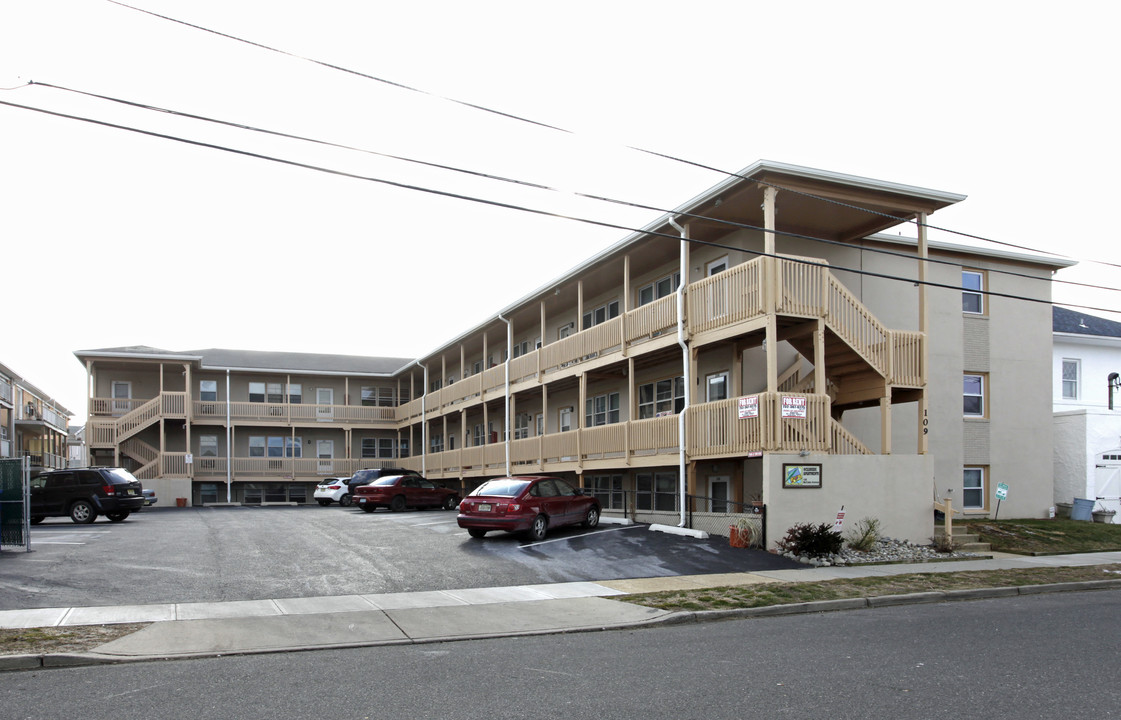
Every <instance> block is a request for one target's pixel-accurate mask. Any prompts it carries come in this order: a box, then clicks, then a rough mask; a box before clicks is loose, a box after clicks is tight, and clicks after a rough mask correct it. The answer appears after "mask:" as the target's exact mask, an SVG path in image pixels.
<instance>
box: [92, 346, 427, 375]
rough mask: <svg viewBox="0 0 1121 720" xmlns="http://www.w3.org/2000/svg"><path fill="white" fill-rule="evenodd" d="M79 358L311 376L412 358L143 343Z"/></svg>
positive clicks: (378, 368)
mask: <svg viewBox="0 0 1121 720" xmlns="http://www.w3.org/2000/svg"><path fill="white" fill-rule="evenodd" d="M74 354H75V355H76V356H77V357H78V358H79V359H85V358H114V359H118V360H119V359H127V358H130V357H132V358H136V359H138V360H142V359H143V360H184V361H193V362H197V363H198V364H199V367H201V368H203V369H207V370H241V371H251V372H267V371H275V372H299V373H308V374H314V375H332V374H345V375H392V374H393V373H394V372H396V371H398V370H400V369H402V368H403V367H405V366H406V365H408V364H409V363H411V362H412V361H413V358H394V357H366V356H361V355H329V354H326V353H299V352H269V351H260V350H228V349H224V348H209V349H206V350H183V351H176V350H161V349H160V348H154V347H149V346H147V345H131V346H127V347H116V348H101V349H97V350H79V351H77V352H75V353H74Z"/></svg>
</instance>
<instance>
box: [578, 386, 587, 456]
mask: <svg viewBox="0 0 1121 720" xmlns="http://www.w3.org/2000/svg"><path fill="white" fill-rule="evenodd" d="M587 406H588V374H587V373H584V372H582V373H580V402H579V404H578V405H577V406H576V428H577V431H576V466H577V468H578V469H579V472H581V473H583V472H584V448H583V447H582V443H581V442H580V441H581V439H582V438H583V435H584V423H586V422H587V418H586V417H585V415H584V409H585V408H586V407H587Z"/></svg>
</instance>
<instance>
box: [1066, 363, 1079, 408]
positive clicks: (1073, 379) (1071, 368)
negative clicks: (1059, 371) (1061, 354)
mask: <svg viewBox="0 0 1121 720" xmlns="http://www.w3.org/2000/svg"><path fill="white" fill-rule="evenodd" d="M1080 365H1081V361H1080V360H1067V359H1065V358H1064V359H1063V399H1064V400H1077V399H1078V376H1079V374H1080V373H1079V371H1080V370H1081V368H1080V367H1079V366H1080Z"/></svg>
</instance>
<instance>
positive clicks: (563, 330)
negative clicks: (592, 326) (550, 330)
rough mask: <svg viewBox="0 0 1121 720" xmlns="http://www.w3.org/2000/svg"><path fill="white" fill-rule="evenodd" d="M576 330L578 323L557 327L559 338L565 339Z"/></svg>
mask: <svg viewBox="0 0 1121 720" xmlns="http://www.w3.org/2000/svg"><path fill="white" fill-rule="evenodd" d="M575 331H576V323H568V324H567V325H562V326H561V327H559V328H557V340H564V339H565V338H566V337H568V336H569V335H571V334H572V333H574V332H575Z"/></svg>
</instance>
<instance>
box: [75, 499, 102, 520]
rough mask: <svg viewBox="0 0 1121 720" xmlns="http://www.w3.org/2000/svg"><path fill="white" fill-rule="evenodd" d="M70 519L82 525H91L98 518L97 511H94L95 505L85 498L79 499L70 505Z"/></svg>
mask: <svg viewBox="0 0 1121 720" xmlns="http://www.w3.org/2000/svg"><path fill="white" fill-rule="evenodd" d="M70 519H71V520H73V521H74V522H76V523H79V524H80V525H89V524H90V523H91V522H93V521H94V520H96V519H97V512H96V511H94V509H93V505H90V504H89V503H88V502H87V501H85V500H79V501H78V502H76V503H74V504H73V505H71V506H70Z"/></svg>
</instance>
